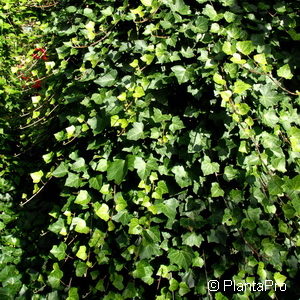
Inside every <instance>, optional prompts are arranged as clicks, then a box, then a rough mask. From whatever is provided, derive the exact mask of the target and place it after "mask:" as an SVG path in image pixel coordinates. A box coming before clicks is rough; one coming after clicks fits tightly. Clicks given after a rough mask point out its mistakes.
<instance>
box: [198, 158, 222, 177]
mask: <svg viewBox="0 0 300 300" xmlns="http://www.w3.org/2000/svg"><path fill="white" fill-rule="evenodd" d="M201 170H202V172H203V175H204V176H207V175H211V174H214V173H218V172H219V170H220V165H219V164H218V163H216V162H211V160H210V158H209V157H208V156H204V159H203V161H202V163H201Z"/></svg>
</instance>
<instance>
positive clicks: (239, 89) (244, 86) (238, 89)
mask: <svg viewBox="0 0 300 300" xmlns="http://www.w3.org/2000/svg"><path fill="white" fill-rule="evenodd" d="M250 88H251V85H250V84H248V83H246V82H244V81H242V80H237V81H236V82H235V83H234V86H233V92H234V93H236V94H242V93H243V92H245V91H247V90H248V89H250Z"/></svg>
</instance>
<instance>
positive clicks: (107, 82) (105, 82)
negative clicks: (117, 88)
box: [94, 70, 118, 87]
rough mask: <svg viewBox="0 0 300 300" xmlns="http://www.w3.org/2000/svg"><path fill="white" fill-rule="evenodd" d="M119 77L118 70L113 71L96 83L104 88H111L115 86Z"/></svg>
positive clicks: (98, 79)
mask: <svg viewBox="0 0 300 300" xmlns="http://www.w3.org/2000/svg"><path fill="white" fill-rule="evenodd" d="M117 76H118V72H117V71H116V70H111V71H110V72H108V73H106V74H105V75H103V76H101V77H99V78H97V79H96V80H94V82H95V83H97V84H99V85H100V86H102V87H111V86H113V85H114V84H115V82H116V78H117Z"/></svg>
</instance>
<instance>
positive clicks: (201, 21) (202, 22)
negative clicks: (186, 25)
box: [195, 16, 208, 33]
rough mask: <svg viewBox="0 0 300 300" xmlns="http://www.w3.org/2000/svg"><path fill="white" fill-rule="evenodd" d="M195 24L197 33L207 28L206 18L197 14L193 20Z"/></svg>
mask: <svg viewBox="0 0 300 300" xmlns="http://www.w3.org/2000/svg"><path fill="white" fill-rule="evenodd" d="M195 26H196V32H199V33H204V32H206V31H207V30H208V19H207V18H205V17H203V16H199V17H198V18H197V19H196V21H195Z"/></svg>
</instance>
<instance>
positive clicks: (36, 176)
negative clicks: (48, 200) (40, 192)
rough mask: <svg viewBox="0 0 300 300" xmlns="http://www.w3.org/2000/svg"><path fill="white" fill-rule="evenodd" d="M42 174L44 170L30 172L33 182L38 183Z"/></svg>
mask: <svg viewBox="0 0 300 300" xmlns="http://www.w3.org/2000/svg"><path fill="white" fill-rule="evenodd" d="M43 175H44V172H43V171H42V170H40V171H37V172H34V173H31V174H30V176H31V178H32V182H33V183H39V182H40V181H41V179H42V177H43Z"/></svg>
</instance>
